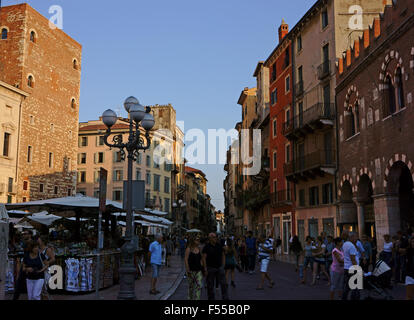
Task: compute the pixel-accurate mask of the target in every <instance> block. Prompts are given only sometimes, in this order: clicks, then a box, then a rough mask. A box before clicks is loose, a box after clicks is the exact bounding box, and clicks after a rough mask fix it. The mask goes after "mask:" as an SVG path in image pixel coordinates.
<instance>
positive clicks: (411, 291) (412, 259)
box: [405, 237, 414, 300]
mask: <svg viewBox="0 0 414 320" xmlns="http://www.w3.org/2000/svg"><path fill="white" fill-rule="evenodd" d="M405 258H406V269H405V272H406V275H405V285H406V298H407V300H414V237H412V238H411V239H410V240H409V243H408V247H407V249H406V254H405Z"/></svg>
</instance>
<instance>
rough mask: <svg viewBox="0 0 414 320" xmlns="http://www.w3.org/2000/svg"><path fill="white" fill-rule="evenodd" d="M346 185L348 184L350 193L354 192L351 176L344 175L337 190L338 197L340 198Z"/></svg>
mask: <svg viewBox="0 0 414 320" xmlns="http://www.w3.org/2000/svg"><path fill="white" fill-rule="evenodd" d="M346 183H348V184H349V185H350V186H351V190H352V192H354V190H355V186H354V184H353V180H352V177H351V175H349V174H344V175H343V176H342V179H341V181H340V188H339V190H338V195H339V196H341V195H342V192H343V190H342V189H343V186H344V185H345V184H346Z"/></svg>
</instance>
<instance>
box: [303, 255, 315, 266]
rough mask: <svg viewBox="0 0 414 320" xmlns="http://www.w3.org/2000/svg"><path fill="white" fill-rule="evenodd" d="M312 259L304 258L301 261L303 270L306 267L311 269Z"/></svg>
mask: <svg viewBox="0 0 414 320" xmlns="http://www.w3.org/2000/svg"><path fill="white" fill-rule="evenodd" d="M313 262H314V259H313V257H305V260H304V261H303V268H306V267H307V266H308V265H309V266H310V267H311V268H313Z"/></svg>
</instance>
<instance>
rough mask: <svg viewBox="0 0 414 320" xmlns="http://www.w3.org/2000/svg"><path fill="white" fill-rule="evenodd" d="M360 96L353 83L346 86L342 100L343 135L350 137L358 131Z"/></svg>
mask: <svg viewBox="0 0 414 320" xmlns="http://www.w3.org/2000/svg"><path fill="white" fill-rule="evenodd" d="M360 105H361V102H360V96H359V92H358V90H357V88H356V86H355V85H352V86H351V87H349V88H348V92H347V94H346V96H345V102H344V110H345V112H344V129H345V137H346V138H350V137H352V136H353V135H355V134H357V133H358V132H360V124H359V119H360Z"/></svg>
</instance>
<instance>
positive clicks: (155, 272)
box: [148, 235, 163, 295]
mask: <svg viewBox="0 0 414 320" xmlns="http://www.w3.org/2000/svg"><path fill="white" fill-rule="evenodd" d="M162 240H163V236H162V235H158V236H157V237H156V240H155V241H154V242H152V243H151V244H150V246H149V253H148V254H149V260H150V263H151V267H152V276H151V290H150V294H154V295H156V294H159V293H161V292H160V291H158V290H157V289H156V286H157V279H158V277H159V273H160V268H161V265H162Z"/></svg>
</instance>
